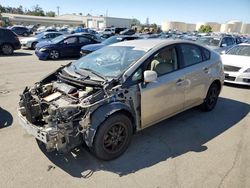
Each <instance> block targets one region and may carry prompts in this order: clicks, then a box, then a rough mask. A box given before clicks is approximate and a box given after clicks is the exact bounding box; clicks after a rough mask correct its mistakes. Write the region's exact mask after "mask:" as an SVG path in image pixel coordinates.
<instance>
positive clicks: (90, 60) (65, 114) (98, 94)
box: [18, 39, 224, 160]
mask: <svg viewBox="0 0 250 188" xmlns="http://www.w3.org/2000/svg"><path fill="white" fill-rule="evenodd" d="M223 79H224V73H223V66H222V63H221V59H220V56H219V54H217V53H215V52H213V51H211V50H209V49H207V48H204V47H202V46H200V45H197V44H195V43H192V42H186V41H177V40H159V39H158V40H154V39H152V40H134V41H126V42H120V43H116V44H113V45H110V46H107V47H104V48H102V49H100V50H97V51H95V52H93V53H91V54H89V55H86V56H84V57H82V58H81V59H79V60H77V61H75V62H74V63H70V64H68V65H66V66H64V67H60V68H59V69H57V70H56V71H55V72H53V73H51V74H50V75H48V76H47V77H45V78H44V79H42V80H41V81H39V82H37V83H36V84H35V85H34V86H33V87H31V88H28V87H26V88H25V90H24V91H23V93H22V94H21V99H20V102H19V110H18V114H19V117H20V120H21V121H20V122H21V125H22V126H23V128H24V129H26V131H27V132H28V133H30V134H32V135H33V136H34V137H35V138H36V139H37V140H39V141H40V142H42V143H44V144H45V145H46V147H47V149H48V150H49V151H51V150H55V149H56V150H58V151H59V152H68V151H70V150H71V149H72V148H74V147H76V146H79V145H81V144H82V143H85V144H86V145H87V146H88V147H90V148H91V151H92V152H93V153H94V154H95V155H96V156H97V157H98V158H100V159H103V160H111V159H114V158H116V157H118V156H120V155H121V154H122V153H123V152H125V150H126V149H127V147H128V145H129V143H130V141H131V137H132V134H133V133H135V132H137V131H140V130H143V129H144V128H146V127H149V126H152V125H154V124H156V123H157V122H160V121H162V120H164V119H166V118H169V117H171V116H173V115H175V114H178V113H180V112H182V111H184V110H187V109H189V108H192V107H194V106H198V105H201V108H202V109H203V110H205V111H210V110H213V109H214V107H215V105H216V103H217V98H218V95H219V93H220V90H221V87H222V84H223ZM152 109H153V110H152Z"/></svg>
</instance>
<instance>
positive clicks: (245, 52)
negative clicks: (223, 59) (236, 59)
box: [227, 45, 250, 56]
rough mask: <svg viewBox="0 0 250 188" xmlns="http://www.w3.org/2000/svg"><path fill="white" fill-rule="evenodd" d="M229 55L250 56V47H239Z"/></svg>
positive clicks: (234, 48)
mask: <svg viewBox="0 0 250 188" xmlns="http://www.w3.org/2000/svg"><path fill="white" fill-rule="evenodd" d="M227 54H229V55H241V56H250V46H247V45H246V46H244V45H239V46H235V47H233V48H231V49H230V50H228V51H227Z"/></svg>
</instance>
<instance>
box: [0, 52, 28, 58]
mask: <svg viewBox="0 0 250 188" xmlns="http://www.w3.org/2000/svg"><path fill="white" fill-rule="evenodd" d="M31 55H32V54H31V53H26V52H17V51H15V52H14V53H13V54H12V55H3V54H0V57H13V56H14V57H16V56H31Z"/></svg>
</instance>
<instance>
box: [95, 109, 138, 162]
mask: <svg viewBox="0 0 250 188" xmlns="http://www.w3.org/2000/svg"><path fill="white" fill-rule="evenodd" d="M132 133H133V129H132V122H131V120H130V119H129V118H128V117H127V116H126V115H124V114H121V113H118V114H114V115H111V116H110V117H109V118H108V119H107V120H106V121H104V122H103V123H102V124H101V125H100V128H99V130H98V132H97V133H96V136H95V139H94V143H93V148H92V151H93V152H94V154H95V155H96V157H98V158H99V159H102V160H112V159H115V158H117V157H119V156H120V155H121V154H123V153H124V152H125V151H126V149H127V148H128V146H129V143H130V141H131V138H132Z"/></svg>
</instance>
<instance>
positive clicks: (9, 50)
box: [1, 44, 14, 55]
mask: <svg viewBox="0 0 250 188" xmlns="http://www.w3.org/2000/svg"><path fill="white" fill-rule="evenodd" d="M1 51H2V52H3V54H4V55H11V54H13V51H14V49H13V47H12V46H11V45H10V44H3V45H2V47H1Z"/></svg>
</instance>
